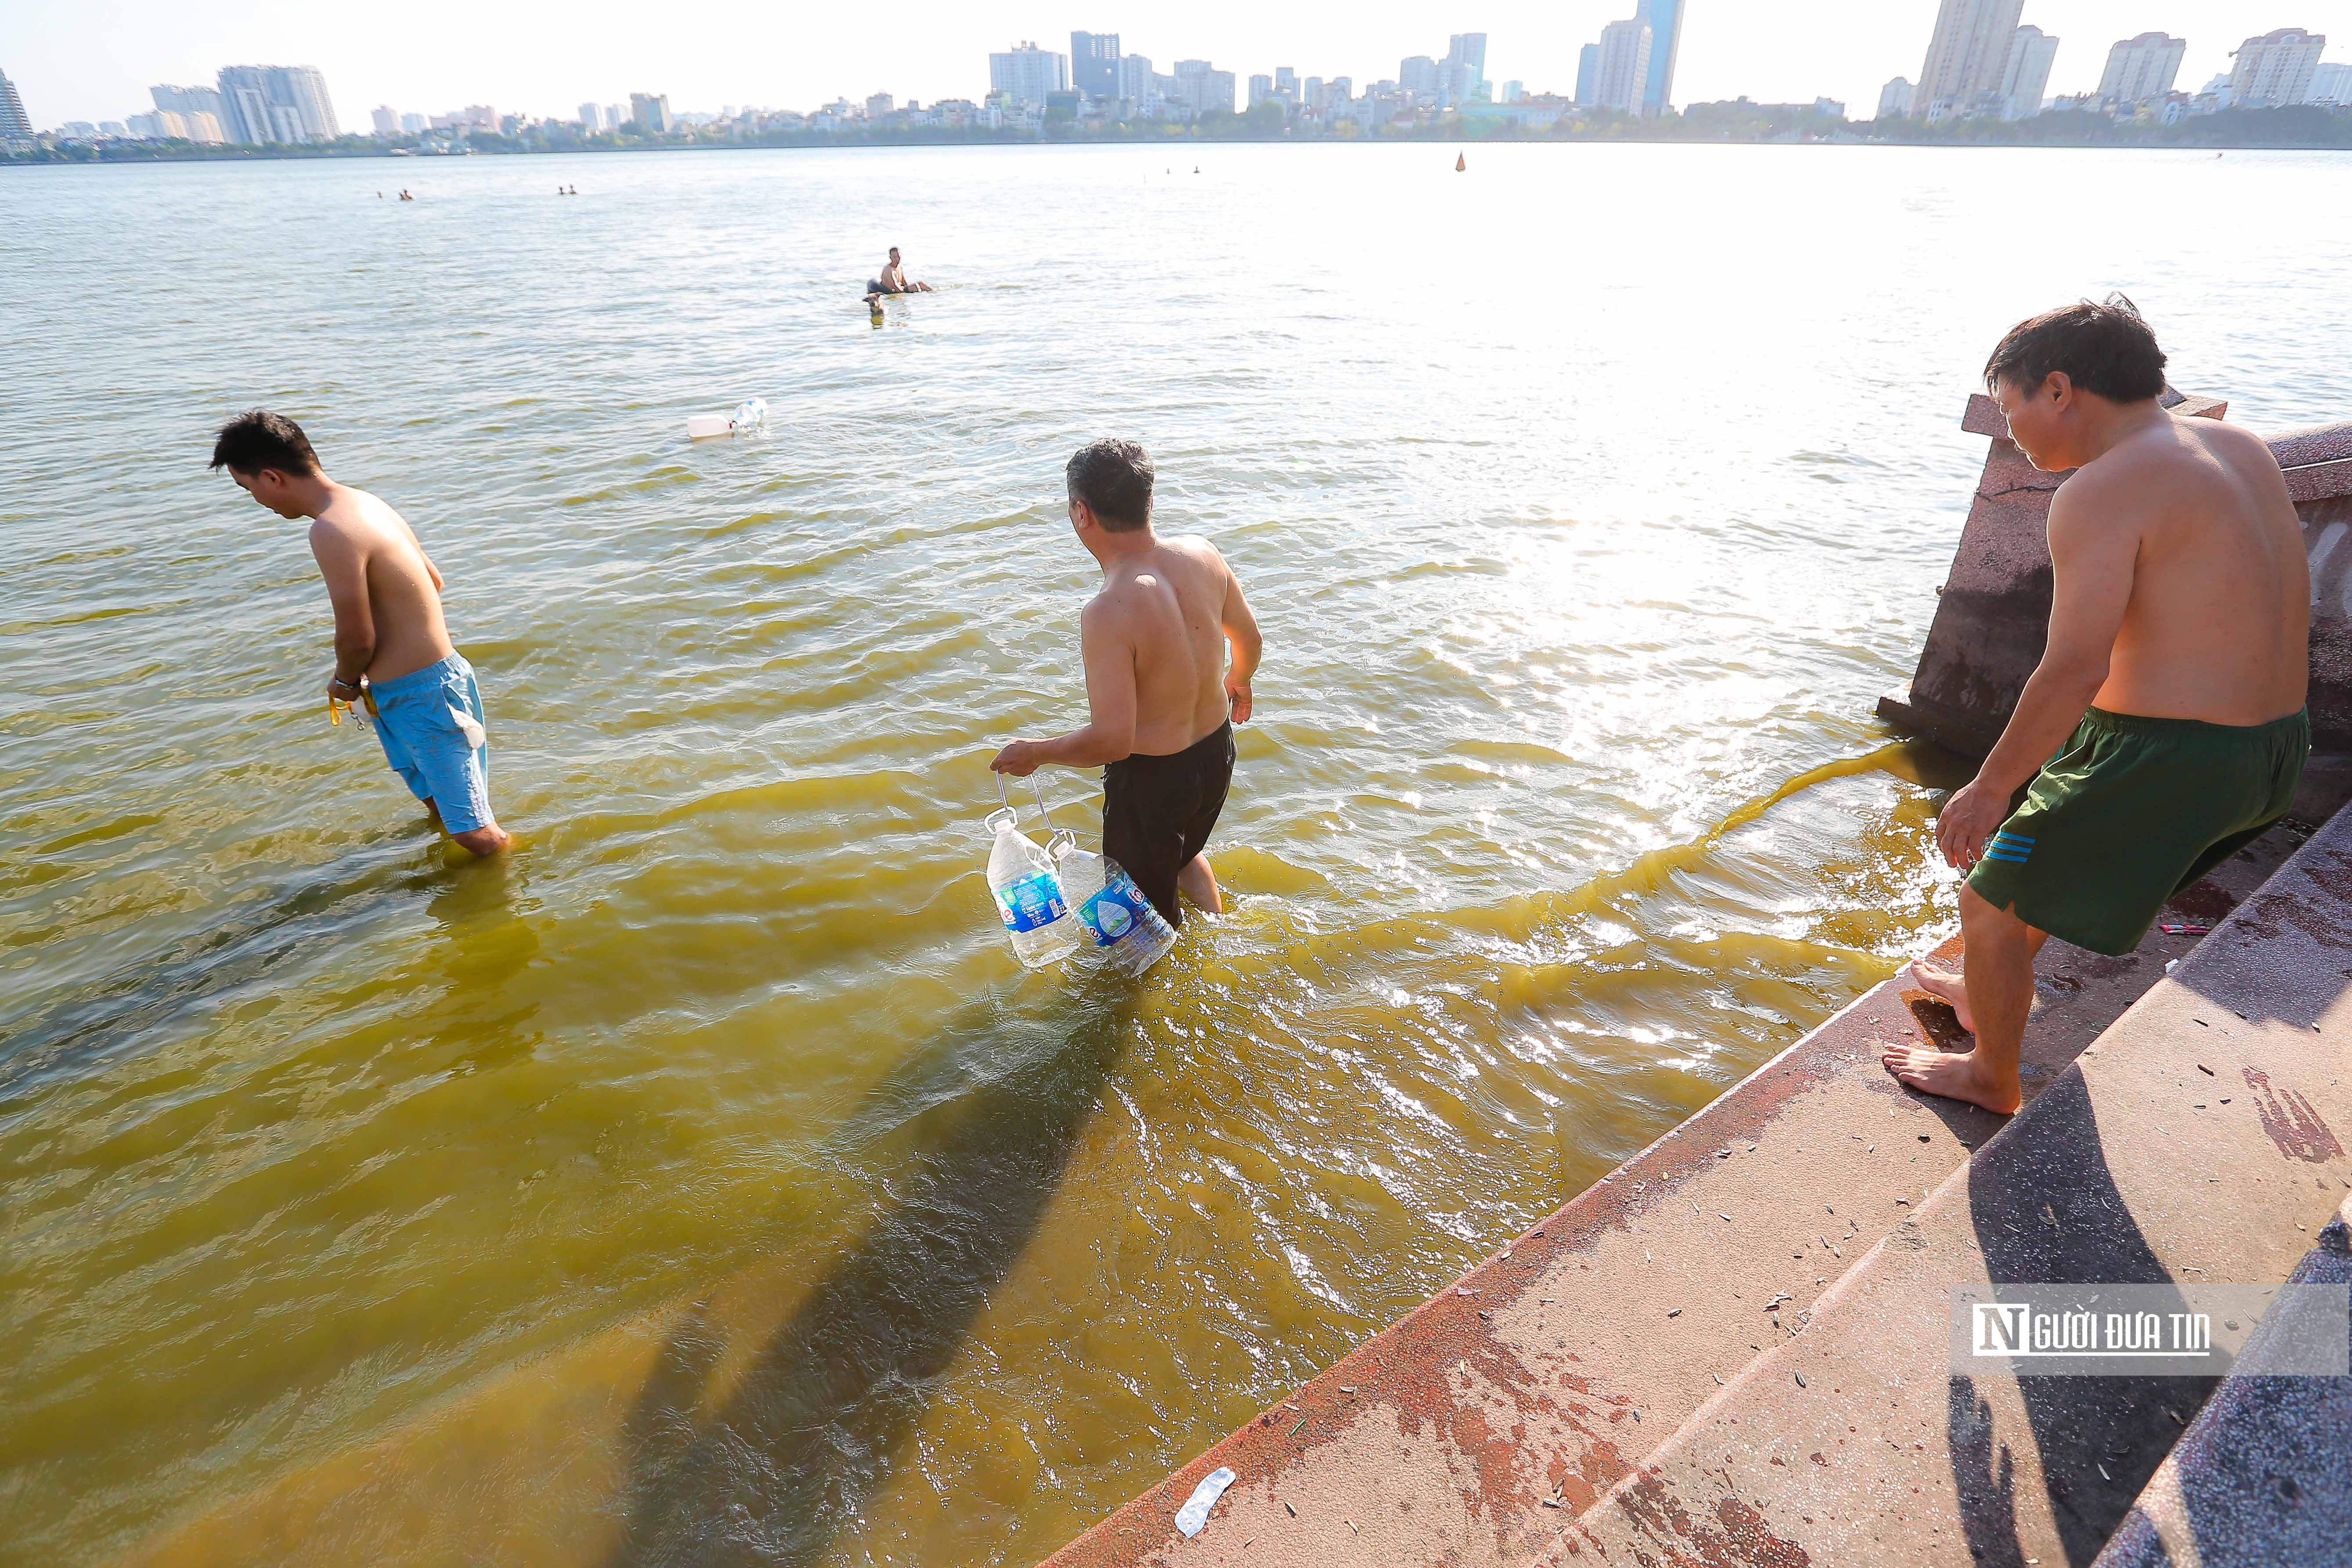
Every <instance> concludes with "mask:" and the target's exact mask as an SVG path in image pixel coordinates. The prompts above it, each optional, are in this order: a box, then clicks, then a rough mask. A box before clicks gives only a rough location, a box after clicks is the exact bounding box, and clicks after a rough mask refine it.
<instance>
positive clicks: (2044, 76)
mask: <svg viewBox="0 0 2352 1568" xmlns="http://www.w3.org/2000/svg"><path fill="white" fill-rule="evenodd" d="M2056 58H2058V40H2057V39H2055V38H2053V37H2051V36H2050V35H2049V34H2047V33H2045V32H2043V31H2042V29H2041V28H2039V27H2035V26H2023V27H2020V28H2019V29H2018V30H2017V31H2016V33H2015V34H2014V35H2013V36H2012V37H2011V40H2010V46H2009V65H2008V68H2006V69H2005V70H2003V72H2002V73H2001V81H2000V96H2001V105H2002V107H2001V113H2000V117H2001V118H2002V119H2003V120H2031V119H2032V118H2033V117H2034V116H2035V115H2037V114H2039V113H2041V112H2042V93H2043V92H2045V91H2047V90H2048V89H2049V86H2050V66H2051V62H2052V61H2053V60H2055V59H2056Z"/></svg>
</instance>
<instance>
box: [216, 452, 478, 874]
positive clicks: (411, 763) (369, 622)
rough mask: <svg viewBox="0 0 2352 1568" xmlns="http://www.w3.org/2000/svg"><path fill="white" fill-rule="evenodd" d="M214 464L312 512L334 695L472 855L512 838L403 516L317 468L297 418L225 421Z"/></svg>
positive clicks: (470, 699) (469, 680)
mask: <svg viewBox="0 0 2352 1568" xmlns="http://www.w3.org/2000/svg"><path fill="white" fill-rule="evenodd" d="M212 467H214V468H226V469H227V470H228V473H229V478H231V479H235V480H236V482H237V484H238V485H239V486H240V487H242V488H243V489H244V490H245V492H246V493H247V495H250V496H251V497H253V499H254V500H257V501H259V502H260V503H261V504H262V505H263V506H266V507H268V509H269V510H272V511H274V512H276V513H277V514H278V516H280V517H284V518H296V517H307V518H309V519H310V520H311V521H310V553H311V555H312V557H313V558H315V559H316V560H317V562H318V563H319V575H320V576H321V577H323V578H325V579H326V584H327V599H328V602H329V603H330V604H331V605H333V606H334V611H335V670H334V674H333V676H332V677H331V679H329V680H328V682H327V698H328V700H329V701H330V702H331V703H333V702H346V703H353V704H363V705H364V706H365V709H366V711H367V714H368V717H369V718H370V719H372V720H373V721H374V728H375V733H376V739H377V740H379V741H381V742H383V754H384V760H385V761H387V762H389V763H391V764H392V771H393V772H394V773H398V774H399V775H400V777H401V782H402V783H404V784H407V785H408V787H409V790H410V791H411V792H412V793H413V794H415V796H416V798H417V799H419V800H421V801H423V802H424V803H425V809H426V810H427V811H430V812H432V813H433V814H434V815H435V816H438V817H439V818H440V820H441V825H442V826H444V827H446V828H447V829H448V831H449V836H450V837H452V838H455V839H456V840H457V842H458V843H460V844H462V845H464V846H465V847H467V848H468V849H470V850H472V851H473V852H474V853H475V854H477V855H495V854H497V853H498V852H499V851H500V850H501V849H504V848H506V847H508V846H509V844H511V843H512V842H513V839H512V838H511V837H509V836H508V834H507V832H506V830H505V829H504V828H502V827H500V826H499V825H498V823H497V821H496V820H495V819H494V818H493V817H492V816H490V784H489V763H490V752H489V747H488V744H487V743H486V739H485V736H484V733H483V728H482V726H483V717H482V692H481V688H480V687H479V686H478V685H477V684H476V682H475V679H474V667H473V666H472V665H470V664H468V663H467V662H466V658H465V656H464V655H463V654H461V653H459V652H458V651H457V648H456V647H454V646H452V645H451V643H450V641H449V628H448V626H447V625H446V623H445V622H444V621H443V619H442V616H441V588H442V581H441V574H440V572H439V570H438V569H437V568H436V567H435V566H434V564H433V563H432V561H431V559H430V558H428V557H427V556H426V555H425V546H424V545H423V544H421V543H419V542H417V538H416V532H415V530H414V529H412V528H410V527H409V526H408V522H407V520H406V519H404V518H403V517H402V516H401V515H400V513H398V512H396V511H394V510H393V509H392V508H391V507H389V506H387V505H385V504H384V503H383V501H381V500H377V499H376V498H375V497H374V496H372V495H370V494H369V493H368V492H367V491H365V490H360V489H352V487H351V486H349V485H339V484H337V483H336V482H335V481H334V480H333V479H330V478H328V477H327V474H326V471H325V470H324V469H323V468H320V466H319V455H318V453H316V452H315V451H313V450H311V447H310V437H307V436H305V435H303V434H302V427H301V426H299V425H297V424H295V423H294V421H292V420H291V419H289V418H287V417H286V416H284V415H282V414H271V413H268V412H265V411H263V410H261V409H256V410H254V411H253V412H252V413H250V414H240V415H238V416H236V418H234V419H232V420H230V421H229V422H228V423H227V424H226V425H224V426H221V429H220V436H219V437H218V439H216V440H215V442H214V443H213V460H212Z"/></svg>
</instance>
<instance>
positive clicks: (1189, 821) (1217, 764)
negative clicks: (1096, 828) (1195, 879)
mask: <svg viewBox="0 0 2352 1568" xmlns="http://www.w3.org/2000/svg"><path fill="white" fill-rule="evenodd" d="M1233 783H1234V727H1233V724H1232V723H1231V722H1230V721H1228V722H1226V723H1223V724H1220V725H1218V726H1217V727H1216V729H1214V730H1213V731H1210V732H1209V734H1208V735H1207V736H1205V737H1203V738H1202V739H1201V740H1198V741H1195V742H1192V744H1191V745H1189V746H1187V747H1185V748H1184V749H1183V750H1182V751H1181V752H1174V753H1173V754H1171V755H1169V756H1164V757H1147V756H1141V755H1137V756H1131V757H1122V758H1121V759H1119V760H1118V762H1115V763H1111V764H1110V766H1108V767H1107V768H1105V769H1103V854H1104V856H1105V857H1106V858H1109V859H1112V860H1116V861H1118V863H1119V865H1120V866H1121V867H1122V868H1124V869H1125V870H1126V872H1127V874H1128V875H1129V876H1130V877H1132V878H1134V879H1135V885H1136V886H1137V887H1138V888H1139V889H1142V891H1143V896H1144V897H1145V898H1147V899H1150V900H1151V902H1152V905H1153V907H1154V908H1156V909H1158V910H1159V911H1160V914H1161V915H1163V916H1164V917H1166V919H1167V921H1168V923H1169V924H1170V925H1171V926H1181V925H1182V924H1183V923H1184V912H1183V910H1180V909H1179V908H1177V906H1176V873H1177V872H1179V871H1181V870H1182V869H1183V868H1185V867H1186V866H1187V865H1189V864H1191V863H1192V857H1194V856H1195V855H1198V854H1199V853H1200V852H1201V851H1202V849H1204V848H1206V847H1208V843H1209V833H1210V830H1211V829H1213V828H1214V827H1215V826H1217V814H1218V813H1219V812H1221V811H1223V810H1224V808H1225V792H1226V791H1227V790H1229V789H1231V788H1232V787H1233Z"/></svg>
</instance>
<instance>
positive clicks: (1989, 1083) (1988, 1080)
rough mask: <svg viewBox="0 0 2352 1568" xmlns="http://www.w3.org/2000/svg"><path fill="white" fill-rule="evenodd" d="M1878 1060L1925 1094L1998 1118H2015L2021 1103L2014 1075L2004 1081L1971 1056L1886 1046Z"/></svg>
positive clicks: (2017, 1083) (1897, 1076)
mask: <svg viewBox="0 0 2352 1568" xmlns="http://www.w3.org/2000/svg"><path fill="white" fill-rule="evenodd" d="M1878 1060H1879V1063H1880V1065H1882V1066H1884V1067H1885V1068H1886V1070H1887V1071H1888V1072H1891V1073H1893V1074H1894V1075H1895V1078H1896V1079H1899V1080H1901V1081H1902V1082H1904V1083H1906V1084H1908V1085H1909V1086H1910V1087H1911V1088H1913V1089H1918V1090H1920V1091H1921V1092H1922V1093H1925V1094H1940V1095H1942V1096H1943V1097H1944V1098H1945V1099H1947V1100H1967V1101H1968V1102H1969V1104H1970V1105H1981V1106H1983V1107H1984V1108H1985V1109H1986V1110H1990V1111H1993V1112H1996V1113H1997V1114H1999V1115H2001V1116H2010V1115H2013V1114H2015V1112H2016V1110H2017V1108H2018V1107H2019V1106H2020V1105H2021V1104H2023V1103H2024V1099H2025V1096H2024V1093H2023V1090H2022V1089H2021V1085H2020V1083H2019V1080H2018V1078H2017V1075H2016V1074H2014V1073H2011V1074H2009V1075H2008V1076H2007V1078H2006V1079H2002V1078H2001V1077H2000V1075H1998V1074H1995V1073H1992V1072H1989V1071H1987V1070H1986V1068H1985V1067H1984V1064H1982V1063H1981V1062H1979V1061H1978V1060H1977V1058H1976V1056H1975V1054H1974V1053H1973V1052H1969V1051H1928V1050H1921V1049H1920V1048H1919V1047H1916V1046H1889V1047H1886V1048H1885V1050H1884V1051H1881V1052H1880V1053H1879V1057H1878Z"/></svg>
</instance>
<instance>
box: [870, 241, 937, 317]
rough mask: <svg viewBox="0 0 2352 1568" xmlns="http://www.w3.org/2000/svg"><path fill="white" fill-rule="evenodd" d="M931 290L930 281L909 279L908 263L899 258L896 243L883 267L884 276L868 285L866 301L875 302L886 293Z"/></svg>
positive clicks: (922, 292) (927, 291)
mask: <svg viewBox="0 0 2352 1568" xmlns="http://www.w3.org/2000/svg"><path fill="white" fill-rule="evenodd" d="M931 291H932V290H931V286H930V285H929V284H928V283H909V282H908V281H907V268H906V264H905V263H903V262H901V261H900V260H899V259H898V247H897V246H895V245H894V246H892V247H890V259H889V261H888V262H887V264H886V265H885V266H884V267H883V268H882V276H881V277H879V278H877V279H873V280H872V281H870V282H868V283H867V284H866V303H867V304H869V305H870V304H873V303H875V302H877V300H880V299H881V298H882V296H883V295H885V294H929V293H930V292H931Z"/></svg>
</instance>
